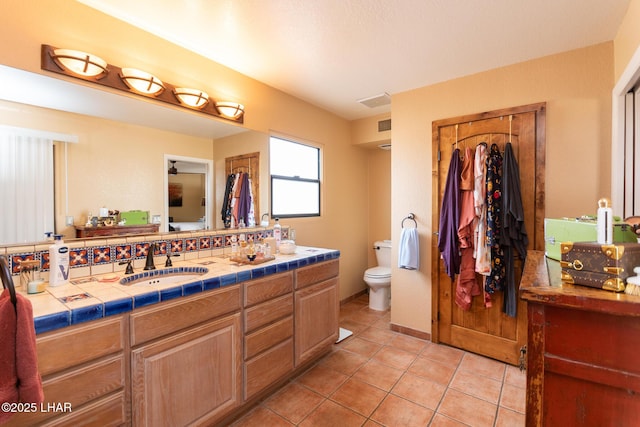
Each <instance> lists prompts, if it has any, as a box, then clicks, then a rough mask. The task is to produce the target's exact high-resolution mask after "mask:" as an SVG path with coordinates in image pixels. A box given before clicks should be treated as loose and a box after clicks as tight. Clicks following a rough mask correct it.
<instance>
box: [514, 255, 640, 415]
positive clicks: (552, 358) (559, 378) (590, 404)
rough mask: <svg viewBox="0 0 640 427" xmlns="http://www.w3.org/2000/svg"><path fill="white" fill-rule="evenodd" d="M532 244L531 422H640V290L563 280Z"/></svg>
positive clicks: (528, 277)
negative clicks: (617, 290) (614, 290)
mask: <svg viewBox="0 0 640 427" xmlns="http://www.w3.org/2000/svg"><path fill="white" fill-rule="evenodd" d="M560 272H561V268H560V263H559V262H557V261H554V260H551V259H547V258H546V257H545V256H544V252H542V251H529V252H528V255H527V261H526V264H525V271H524V274H523V276H522V281H521V283H520V296H521V298H523V299H524V300H526V301H527V306H528V307H527V313H528V316H527V317H528V326H527V331H528V339H527V418H526V419H527V426H598V427H602V426H616V427H622V426H634V427H636V426H639V425H640V297H637V296H630V295H625V294H616V293H612V292H609V291H603V290H599V289H591V288H585V287H581V286H574V285H568V284H564V283H562V282H561V280H560Z"/></svg>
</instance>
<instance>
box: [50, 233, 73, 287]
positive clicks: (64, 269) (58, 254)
mask: <svg viewBox="0 0 640 427" xmlns="http://www.w3.org/2000/svg"><path fill="white" fill-rule="evenodd" d="M54 239H55V240H54V242H53V245H51V246H49V286H60V285H64V284H65V283H67V282H68V281H69V247H68V246H67V245H65V244H64V241H63V240H62V235H60V234H56V235H55V236H54Z"/></svg>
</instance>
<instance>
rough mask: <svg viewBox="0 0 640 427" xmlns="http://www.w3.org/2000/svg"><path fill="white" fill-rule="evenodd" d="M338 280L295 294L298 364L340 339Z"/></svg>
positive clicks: (296, 356)
mask: <svg viewBox="0 0 640 427" xmlns="http://www.w3.org/2000/svg"><path fill="white" fill-rule="evenodd" d="M338 304H339V302H338V279H337V278H334V279H330V280H326V281H324V282H320V283H318V284H317V285H313V286H310V287H308V288H304V289H303V290H300V291H297V292H296V293H295V324H296V330H295V361H296V367H297V366H299V365H300V364H302V363H304V362H305V361H307V360H309V359H310V358H312V357H313V356H315V355H316V354H318V352H321V351H322V350H323V349H325V348H326V347H328V346H330V345H331V344H333V343H334V342H335V341H336V339H338V310H339V305H338Z"/></svg>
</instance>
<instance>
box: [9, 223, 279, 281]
mask: <svg viewBox="0 0 640 427" xmlns="http://www.w3.org/2000/svg"><path fill="white" fill-rule="evenodd" d="M240 234H244V235H245V238H246V240H247V241H248V242H258V241H259V240H260V239H262V238H266V237H272V236H273V229H272V228H269V229H263V228H260V229H256V228H246V229H243V230H242V232H240V230H239V229H233V230H231V229H226V230H216V231H211V232H202V231H199V232H195V231H194V232H192V233H189V232H182V233H179V234H175V233H171V234H164V235H163V234H156V235H149V236H143V237H148V238H149V239H150V240H144V238H143V239H141V237H140V236H136V237H126V236H114V237H113V238H106V239H91V240H85V241H82V240H77V239H76V240H73V241H71V242H68V245H69V266H70V269H71V271H72V272H73V271H74V270H78V269H80V268H82V267H85V268H86V270H87V272H86V274H80V275H79V276H83V275H90V274H91V268H97V267H98V266H100V268H101V272H104V268H108V267H109V266H110V265H111V266H112V267H113V268H114V270H115V267H114V266H117V265H119V263H121V262H122V261H128V260H131V259H134V260H138V259H144V258H146V256H147V250H148V249H149V246H150V245H151V243H155V244H156V250H155V252H154V255H155V256H161V255H167V254H168V253H171V254H172V255H185V254H193V256H192V258H193V257H196V258H200V257H202V258H205V257H208V256H211V251H214V252H220V250H224V249H229V250H230V249H231V242H232V240H233V237H234V236H235V237H236V239H238V238H239V235H240ZM288 236H289V227H286V226H285V227H282V239H288ZM110 240H111V241H113V242H114V243H113V244H110V243H109V241H110ZM205 251H206V252H205ZM0 254H6V255H7V257H8V259H9V267H10V269H11V274H12V275H14V276H17V275H18V274H20V264H21V263H22V262H23V261H27V260H37V261H39V262H40V271H43V272H48V271H49V246H48V244H38V245H35V246H4V247H3V246H0ZM121 268H124V267H121ZM72 274H73V273H72ZM76 277H78V276H76Z"/></svg>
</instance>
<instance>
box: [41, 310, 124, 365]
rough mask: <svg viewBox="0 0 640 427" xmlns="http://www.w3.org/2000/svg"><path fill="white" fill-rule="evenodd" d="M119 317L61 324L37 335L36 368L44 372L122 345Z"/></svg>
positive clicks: (74, 363)
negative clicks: (61, 326) (65, 325)
mask: <svg viewBox="0 0 640 427" xmlns="http://www.w3.org/2000/svg"><path fill="white" fill-rule="evenodd" d="M122 319H123V317H122V316H117V317H114V318H108V319H101V320H97V321H95V322H91V323H86V324H81V325H78V326H72V327H68V328H64V329H62V330H61V331H55V332H50V333H47V334H42V335H38V336H37V340H36V348H37V352H38V370H39V372H40V375H42V376H45V375H49V374H52V373H55V372H60V371H62V370H65V369H68V368H70V367H72V366H76V365H80V364H82V363H85V362H89V361H91V360H94V359H98V358H100V357H102V356H106V355H108V354H112V353H116V352H119V351H122V349H123V348H124V332H123V320H122Z"/></svg>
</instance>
